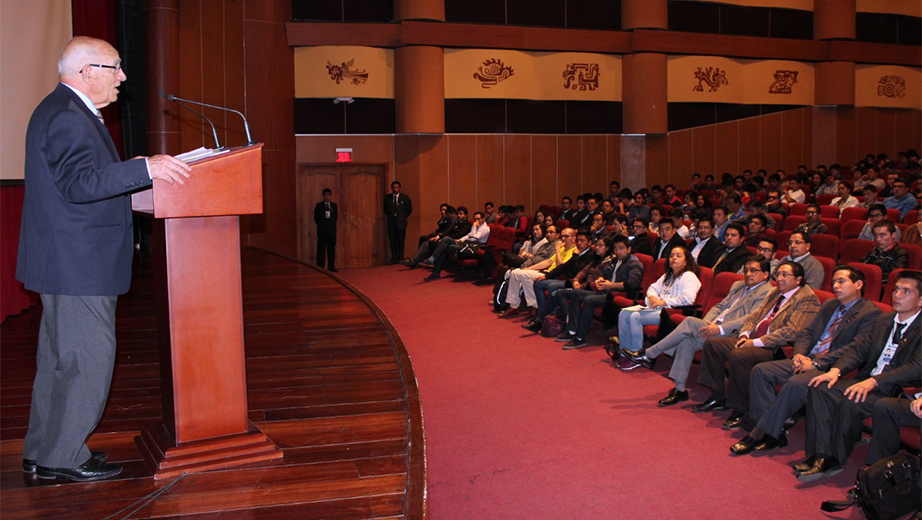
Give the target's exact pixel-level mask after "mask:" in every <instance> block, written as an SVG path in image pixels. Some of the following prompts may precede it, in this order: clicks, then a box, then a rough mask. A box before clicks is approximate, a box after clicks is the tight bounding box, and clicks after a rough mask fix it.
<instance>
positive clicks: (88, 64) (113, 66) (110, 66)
mask: <svg viewBox="0 0 922 520" xmlns="http://www.w3.org/2000/svg"><path fill="white" fill-rule="evenodd" d="M86 66H87V67H99V68H101V69H112V70H114V71H115V73H116V74H118V73H119V71H121V70H122V64H121V62H119V64H118V65H102V64H100V63H87V64H86Z"/></svg>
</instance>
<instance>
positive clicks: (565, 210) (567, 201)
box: [559, 197, 577, 221]
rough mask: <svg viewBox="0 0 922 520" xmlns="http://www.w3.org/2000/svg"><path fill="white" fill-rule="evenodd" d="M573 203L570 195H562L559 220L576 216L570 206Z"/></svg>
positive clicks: (568, 219)
mask: <svg viewBox="0 0 922 520" xmlns="http://www.w3.org/2000/svg"><path fill="white" fill-rule="evenodd" d="M572 204H573V199H571V198H570V197H563V198H562V199H560V217H559V218H560V219H561V220H567V221H570V220H573V217H575V216H576V213H577V211H576V210H575V209H573V208H571V207H570V206H571V205H572Z"/></svg>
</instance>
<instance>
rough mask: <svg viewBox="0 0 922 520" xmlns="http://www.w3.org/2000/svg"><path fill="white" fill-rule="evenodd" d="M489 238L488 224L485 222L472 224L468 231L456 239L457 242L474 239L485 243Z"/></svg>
mask: <svg viewBox="0 0 922 520" xmlns="http://www.w3.org/2000/svg"><path fill="white" fill-rule="evenodd" d="M489 238H490V226H488V225H487V224H474V226H473V227H471V231H470V233H468V234H466V235H464V236H463V237H461V238H459V239H458V242H462V243H463V242H467V241H474V240H476V241H477V242H480V243H481V244H486V243H487V240H488V239H489Z"/></svg>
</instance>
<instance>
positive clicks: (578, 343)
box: [563, 336, 586, 350]
mask: <svg viewBox="0 0 922 520" xmlns="http://www.w3.org/2000/svg"><path fill="white" fill-rule="evenodd" d="M585 346H586V340H584V339H579V338H577V337H576V336H573V339H571V340H570V342H569V343H567V344H566V345H564V346H563V350H573V349H575V348H583V347H585Z"/></svg>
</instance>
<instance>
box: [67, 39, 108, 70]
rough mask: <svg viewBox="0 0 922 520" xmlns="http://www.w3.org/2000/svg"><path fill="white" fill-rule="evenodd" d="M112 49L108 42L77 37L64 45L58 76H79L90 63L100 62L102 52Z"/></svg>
mask: <svg viewBox="0 0 922 520" xmlns="http://www.w3.org/2000/svg"><path fill="white" fill-rule="evenodd" d="M105 47H111V46H110V45H109V43H108V42H106V41H104V40H99V39H96V38H90V37H87V36H77V37H75V38H73V39H72V40H71V41H69V42H67V44H65V45H64V48H63V49H61V55H60V57H59V58H58V75H60V76H69V75H72V74H77V73H79V72H80V71H81V70H83V67H85V66H86V65H87V64H88V63H93V62H97V61H99V57H100V50H102V49H103V48H105Z"/></svg>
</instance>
